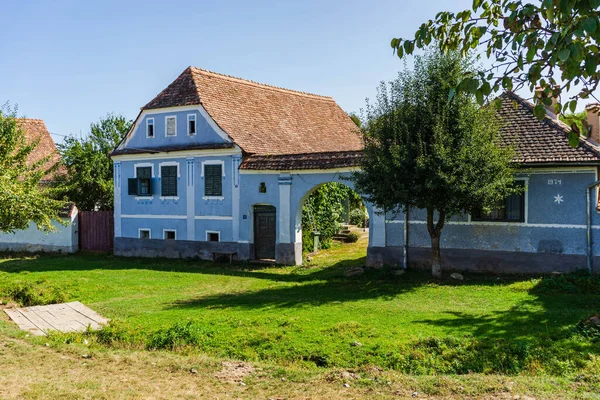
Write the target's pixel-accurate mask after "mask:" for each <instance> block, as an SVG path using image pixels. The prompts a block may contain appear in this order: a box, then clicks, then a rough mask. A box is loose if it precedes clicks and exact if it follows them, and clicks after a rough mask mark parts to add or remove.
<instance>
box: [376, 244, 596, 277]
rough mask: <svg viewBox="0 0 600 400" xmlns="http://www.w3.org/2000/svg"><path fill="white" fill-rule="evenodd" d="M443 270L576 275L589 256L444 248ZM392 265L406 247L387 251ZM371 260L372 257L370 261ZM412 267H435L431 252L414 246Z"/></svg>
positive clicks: (410, 259)
mask: <svg viewBox="0 0 600 400" xmlns="http://www.w3.org/2000/svg"><path fill="white" fill-rule="evenodd" d="M441 252H442V260H443V269H446V270H452V271H473V272H489V273H496V274H549V273H552V272H561V273H568V272H575V271H579V270H585V269H586V257H585V256H583V255H575V254H548V253H525V252H510V251H492V250H465V249H441ZM383 257H384V261H385V263H386V264H388V265H394V266H398V265H401V264H402V247H400V246H396V247H386V248H384V255H383ZM367 259H368V258H367ZM594 265H595V266H596V267H595V269H594V271H595V272H596V273H600V257H594ZM408 266H409V268H416V269H430V268H431V249H430V248H425V247H411V248H409V250H408Z"/></svg>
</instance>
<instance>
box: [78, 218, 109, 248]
mask: <svg viewBox="0 0 600 400" xmlns="http://www.w3.org/2000/svg"><path fill="white" fill-rule="evenodd" d="M114 236H115V228H114V216H113V212H112V211H79V249H81V250H88V251H107V252H111V251H113V238H114Z"/></svg>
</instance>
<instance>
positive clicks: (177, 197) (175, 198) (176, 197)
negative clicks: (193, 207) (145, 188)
mask: <svg viewBox="0 0 600 400" xmlns="http://www.w3.org/2000/svg"><path fill="white" fill-rule="evenodd" d="M160 199H161V200H179V196H160Z"/></svg>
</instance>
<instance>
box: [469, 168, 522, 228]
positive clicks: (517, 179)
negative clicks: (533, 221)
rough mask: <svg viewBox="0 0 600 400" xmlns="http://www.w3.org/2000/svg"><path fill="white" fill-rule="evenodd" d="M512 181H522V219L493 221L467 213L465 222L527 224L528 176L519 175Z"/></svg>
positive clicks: (474, 223) (473, 223)
mask: <svg viewBox="0 0 600 400" xmlns="http://www.w3.org/2000/svg"><path fill="white" fill-rule="evenodd" d="M513 181H515V182H518V181H521V182H523V187H524V190H523V221H504V220H502V221H500V220H498V221H495V220H474V219H473V217H472V215H471V213H469V214H468V218H467V223H469V224H472V225H490V224H508V225H511V226H512V225H517V224H521V225H527V224H528V221H529V178H528V177H519V178H514V179H513Z"/></svg>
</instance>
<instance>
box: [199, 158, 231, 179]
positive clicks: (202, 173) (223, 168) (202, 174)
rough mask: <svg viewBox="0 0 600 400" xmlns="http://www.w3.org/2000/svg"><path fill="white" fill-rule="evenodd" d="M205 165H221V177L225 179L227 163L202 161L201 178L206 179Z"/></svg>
mask: <svg viewBox="0 0 600 400" xmlns="http://www.w3.org/2000/svg"><path fill="white" fill-rule="evenodd" d="M205 165H221V175H222V176H223V177H225V161H223V160H206V161H202V171H200V172H201V175H200V176H201V177H202V178H204V166H205Z"/></svg>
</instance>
